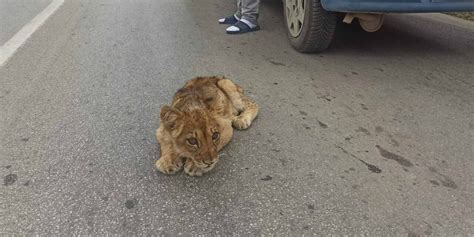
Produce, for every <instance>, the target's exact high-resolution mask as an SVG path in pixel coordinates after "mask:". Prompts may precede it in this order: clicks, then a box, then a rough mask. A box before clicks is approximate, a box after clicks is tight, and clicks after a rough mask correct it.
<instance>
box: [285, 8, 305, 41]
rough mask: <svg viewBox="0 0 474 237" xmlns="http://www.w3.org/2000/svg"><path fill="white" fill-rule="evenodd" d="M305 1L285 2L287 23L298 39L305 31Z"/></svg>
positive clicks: (292, 33)
mask: <svg viewBox="0 0 474 237" xmlns="http://www.w3.org/2000/svg"><path fill="white" fill-rule="evenodd" d="M305 1H306V0H285V11H286V22H287V23H288V24H287V25H288V31H289V32H290V34H291V36H293V37H298V36H299V35H300V34H301V30H302V29H303V22H304V7H305Z"/></svg>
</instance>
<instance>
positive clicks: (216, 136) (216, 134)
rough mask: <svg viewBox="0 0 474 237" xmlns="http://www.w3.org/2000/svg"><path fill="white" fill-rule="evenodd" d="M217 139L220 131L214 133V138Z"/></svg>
mask: <svg viewBox="0 0 474 237" xmlns="http://www.w3.org/2000/svg"><path fill="white" fill-rule="evenodd" d="M217 139H219V133H218V132H215V133H213V134H212V140H217Z"/></svg>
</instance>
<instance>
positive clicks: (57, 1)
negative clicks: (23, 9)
mask: <svg viewBox="0 0 474 237" xmlns="http://www.w3.org/2000/svg"><path fill="white" fill-rule="evenodd" d="M63 3H64V0H53V1H52V2H51V3H50V4H49V5H48V6H47V7H46V8H45V9H44V10H43V11H41V12H40V13H39V14H38V15H37V16H35V17H34V18H33V19H31V21H30V22H28V23H27V24H26V25H24V26H23V28H21V30H20V31H18V32H17V33H16V34H15V35H14V36H13V37H12V38H11V39H9V40H8V41H7V42H6V43H5V44H3V45H2V46H1V47H0V66H3V64H4V63H6V62H7V60H8V59H9V58H10V57H11V56H12V55H13V54H14V53H15V52H16V50H17V49H19V48H20V47H21V46H22V45H23V44H24V43H25V42H26V40H27V39H28V38H29V37H30V36H31V35H32V34H33V33H34V32H35V31H36V30H37V29H38V28H39V27H40V26H41V25H42V24H43V23H44V22H45V21H46V20H47V19H48V17H49V16H51V15H53V13H54V12H55V11H56V10H58V8H59V7H60V6H61V5H62V4H63Z"/></svg>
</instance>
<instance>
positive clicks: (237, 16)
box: [234, 0, 242, 19]
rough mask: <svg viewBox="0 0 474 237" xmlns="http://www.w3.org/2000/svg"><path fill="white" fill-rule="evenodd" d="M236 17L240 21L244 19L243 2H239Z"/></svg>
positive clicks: (240, 0) (239, 0)
mask: <svg viewBox="0 0 474 237" xmlns="http://www.w3.org/2000/svg"><path fill="white" fill-rule="evenodd" d="M234 16H235V17H236V18H238V19H240V18H242V0H237V11H235V14H234Z"/></svg>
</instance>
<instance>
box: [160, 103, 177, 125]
mask: <svg viewBox="0 0 474 237" xmlns="http://www.w3.org/2000/svg"><path fill="white" fill-rule="evenodd" d="M182 116H183V113H182V112H181V111H179V110H177V109H174V108H172V107H170V106H167V105H166V106H163V107H162V108H161V112H160V119H161V123H162V124H163V126H165V128H166V129H167V130H170V131H171V130H174V129H176V128H177V127H178V124H179V122H180V120H181V118H182Z"/></svg>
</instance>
